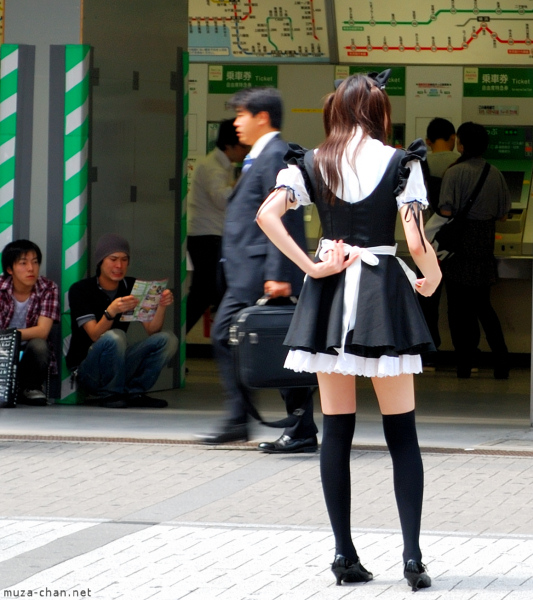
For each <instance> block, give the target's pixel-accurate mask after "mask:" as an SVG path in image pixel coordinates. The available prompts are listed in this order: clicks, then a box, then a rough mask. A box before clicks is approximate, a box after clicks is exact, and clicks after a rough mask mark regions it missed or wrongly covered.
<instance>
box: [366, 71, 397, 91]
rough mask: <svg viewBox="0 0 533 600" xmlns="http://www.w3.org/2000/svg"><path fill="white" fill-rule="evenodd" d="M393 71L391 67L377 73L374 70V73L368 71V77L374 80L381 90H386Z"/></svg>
mask: <svg viewBox="0 0 533 600" xmlns="http://www.w3.org/2000/svg"><path fill="white" fill-rule="evenodd" d="M391 72H392V71H391V69H386V70H385V71H381V73H376V72H375V71H373V72H372V73H368V77H370V79H373V80H374V82H375V84H376V85H377V86H378V88H379V89H380V90H384V89H385V87H386V86H387V82H388V81H389V77H390V74H391Z"/></svg>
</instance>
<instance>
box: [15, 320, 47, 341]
mask: <svg viewBox="0 0 533 600" xmlns="http://www.w3.org/2000/svg"><path fill="white" fill-rule="evenodd" d="M53 324H54V321H53V319H51V318H50V317H44V316H40V317H39V318H38V320H37V325H35V326H33V327H26V329H19V331H20V339H21V340H22V341H23V342H26V341H28V340H33V339H35V338H40V339H41V340H46V339H47V338H48V335H49V334H50V330H51V329H52V325H53Z"/></svg>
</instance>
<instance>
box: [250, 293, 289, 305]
mask: <svg viewBox="0 0 533 600" xmlns="http://www.w3.org/2000/svg"><path fill="white" fill-rule="evenodd" d="M297 303H298V298H297V297H296V296H278V297H277V298H271V297H270V294H265V295H264V296H261V298H259V300H257V302H256V303H255V304H256V306H265V305H266V304H269V305H270V306H287V305H292V304H297Z"/></svg>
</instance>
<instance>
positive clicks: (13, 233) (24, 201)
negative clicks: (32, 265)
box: [0, 44, 35, 256]
mask: <svg viewBox="0 0 533 600" xmlns="http://www.w3.org/2000/svg"><path fill="white" fill-rule="evenodd" d="M34 76H35V46H30V45H28V44H3V45H1V46H0V256H1V250H2V248H4V246H5V245H6V244H8V243H9V242H11V241H13V240H14V239H18V238H27V237H29V230H30V196H31V166H32V165H31V162H32V134H33V95H34Z"/></svg>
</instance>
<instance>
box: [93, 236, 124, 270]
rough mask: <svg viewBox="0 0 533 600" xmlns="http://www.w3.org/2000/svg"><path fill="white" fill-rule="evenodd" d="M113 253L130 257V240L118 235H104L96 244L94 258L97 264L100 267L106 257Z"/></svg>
mask: <svg viewBox="0 0 533 600" xmlns="http://www.w3.org/2000/svg"><path fill="white" fill-rule="evenodd" d="M113 252H125V253H126V254H127V255H128V258H129V257H130V245H129V244H128V240H126V239H125V238H123V237H122V236H121V235H118V234H117V233H104V235H103V236H102V237H101V238H100V239H99V240H98V242H97V243H96V250H95V251H94V258H95V261H96V264H97V265H99V264H100V263H101V262H102V261H103V260H104V258H105V257H106V256H109V255H110V254H113Z"/></svg>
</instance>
